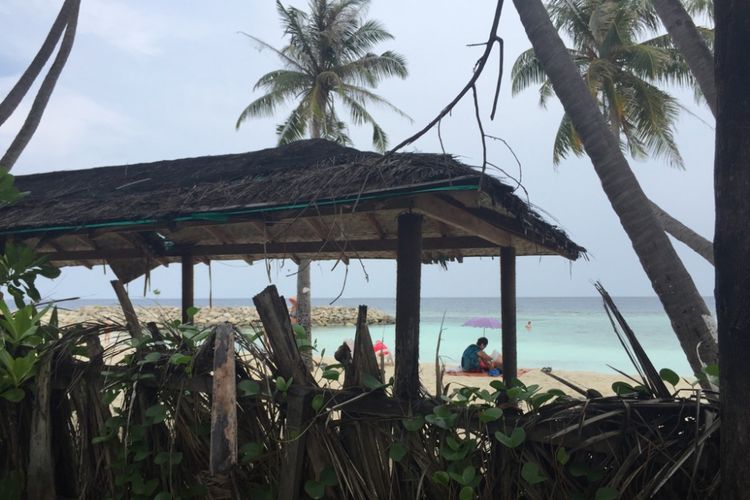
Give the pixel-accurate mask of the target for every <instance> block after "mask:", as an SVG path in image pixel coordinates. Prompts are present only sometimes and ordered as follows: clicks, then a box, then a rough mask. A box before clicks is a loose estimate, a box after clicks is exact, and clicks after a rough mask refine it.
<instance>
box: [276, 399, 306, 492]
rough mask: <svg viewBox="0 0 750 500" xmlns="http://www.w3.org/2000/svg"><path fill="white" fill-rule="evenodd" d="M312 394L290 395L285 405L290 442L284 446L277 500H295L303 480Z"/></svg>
mask: <svg viewBox="0 0 750 500" xmlns="http://www.w3.org/2000/svg"><path fill="white" fill-rule="evenodd" d="M311 401H312V393H310V392H302V393H299V394H290V396H289V403H288V404H287V416H286V428H287V431H288V432H289V438H290V439H291V441H289V442H288V443H286V445H284V459H283V460H284V461H283V465H282V468H281V470H282V471H284V477H283V478H282V480H281V482H280V484H279V496H278V498H279V500H297V499H298V498H299V497H300V491H301V489H302V479H303V478H304V468H303V465H304V463H305V454H306V452H307V450H306V449H305V446H306V444H307V432H305V431H306V427H307V425H308V423H309V421H310V418H312V406H311Z"/></svg>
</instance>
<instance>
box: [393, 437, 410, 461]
mask: <svg viewBox="0 0 750 500" xmlns="http://www.w3.org/2000/svg"><path fill="white" fill-rule="evenodd" d="M407 451H409V449H408V448H407V447H406V444H405V443H403V442H402V441H396V442H395V443H393V444H392V445H391V447H390V448H389V449H388V456H389V457H390V459H391V460H393V461H394V462H400V461H401V460H402V459H403V458H404V457H405V456H406V452H407Z"/></svg>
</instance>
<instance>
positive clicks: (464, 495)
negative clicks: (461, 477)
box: [458, 486, 474, 500]
mask: <svg viewBox="0 0 750 500" xmlns="http://www.w3.org/2000/svg"><path fill="white" fill-rule="evenodd" d="M458 498H459V500H472V499H473V498H474V488H472V487H471V486H464V487H463V488H461V492H460V493H459V494H458Z"/></svg>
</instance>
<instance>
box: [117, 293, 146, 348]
mask: <svg viewBox="0 0 750 500" xmlns="http://www.w3.org/2000/svg"><path fill="white" fill-rule="evenodd" d="M110 283H111V284H112V288H114V289H115V295H117V300H118V301H119V302H120V307H121V308H122V313H123V314H124V315H125V325H127V327H128V331H129V332H130V336H131V337H133V338H134V339H140V338H141V337H143V332H142V331H141V323H140V322H139V321H138V316H137V315H136V314H135V309H134V308H133V303H132V302H130V297H128V292H127V291H125V287H124V286H122V283H121V282H120V280H112V281H110Z"/></svg>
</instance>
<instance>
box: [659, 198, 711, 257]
mask: <svg viewBox="0 0 750 500" xmlns="http://www.w3.org/2000/svg"><path fill="white" fill-rule="evenodd" d="M650 203H651V208H652V209H653V210H654V214H655V215H656V218H657V219H658V220H659V223H661V225H662V227H663V228H664V230H665V231H666V232H667V233H669V234H671V235H672V236H673V237H674V238H675V239H677V240H679V241H681V242H683V243H684V244H685V245H686V246H687V247H688V248H690V249H691V250H693V251H694V252H695V253H697V254H698V255H700V256H701V257H703V258H704V259H706V260H707V261H708V262H710V263H711V265H714V244H713V242H712V241H709V240H708V239H706V238H704V237H703V236H701V235H700V234H698V233H696V232H695V231H693V230H692V229H690V228H689V227H687V226H686V225H685V224H683V223H682V222H680V221H678V220H677V219H675V218H674V217H672V216H671V215H669V214H668V213H667V212H665V211H664V210H662V209H661V207H660V206H659V205H657V204H656V203H654V202H653V201H651V202H650Z"/></svg>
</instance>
